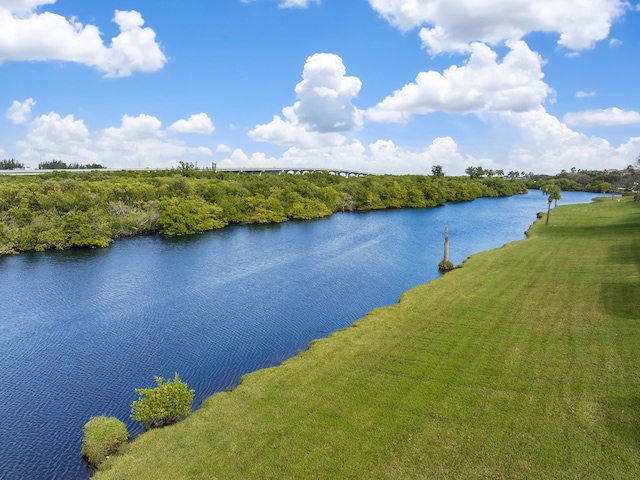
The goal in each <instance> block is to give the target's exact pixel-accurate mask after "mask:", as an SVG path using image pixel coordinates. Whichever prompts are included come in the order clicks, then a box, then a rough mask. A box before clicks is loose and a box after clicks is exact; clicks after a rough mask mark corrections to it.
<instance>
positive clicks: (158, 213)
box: [0, 169, 527, 255]
mask: <svg viewBox="0 0 640 480" xmlns="http://www.w3.org/2000/svg"><path fill="white" fill-rule="evenodd" d="M526 191H527V188H526V185H525V184H524V183H522V182H519V181H510V180H506V179H504V178H468V177H446V176H425V175H402V176H395V175H379V176H368V177H358V178H355V177H351V178H346V177H342V176H339V175H331V174H328V173H310V174H305V175H248V174H240V175H238V174H231V173H219V172H214V171H203V170H191V169H182V170H165V171H137V172H134V171H121V172H103V171H99V170H96V171H84V172H73V171H69V170H67V171H59V172H53V173H48V174H43V175H37V176H11V177H9V176H7V177H0V255H3V254H13V253H18V252H22V251H28V250H36V251H43V250H49V249H56V250H61V249H66V248H69V247H74V246H87V247H106V246H108V245H109V244H110V243H111V241H113V240H114V239H116V238H121V237H127V236H132V235H139V234H145V233H161V234H167V235H185V234H192V233H197V232H203V231H207V230H212V229H217V228H222V227H224V226H226V225H229V224H265V223H279V222H284V221H287V220H309V219H313V218H320V217H326V216H329V215H332V214H333V213H336V212H341V211H356V210H358V211H366V210H378V209H386V208H404V207H412V208H425V207H435V206H438V205H442V204H443V203H445V202H456V201H469V200H473V199H475V198H478V197H497V196H509V195H514V194H521V193H526Z"/></svg>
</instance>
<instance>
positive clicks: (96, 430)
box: [82, 416, 129, 469]
mask: <svg viewBox="0 0 640 480" xmlns="http://www.w3.org/2000/svg"><path fill="white" fill-rule="evenodd" d="M128 440H129V433H128V432H127V427H126V425H125V424H124V423H123V422H121V421H120V420H118V419H117V418H115V417H105V416H99V417H91V419H90V420H89V421H88V422H87V423H86V424H85V426H84V438H83V439H82V458H83V459H84V460H85V461H86V462H87V463H88V464H89V465H90V466H91V467H92V468H94V469H99V468H100V465H101V464H102V462H104V461H105V460H106V459H107V458H109V457H110V456H112V455H116V454H117V453H118V452H119V451H120V448H121V447H122V446H123V445H125V444H126V443H127V442H128Z"/></svg>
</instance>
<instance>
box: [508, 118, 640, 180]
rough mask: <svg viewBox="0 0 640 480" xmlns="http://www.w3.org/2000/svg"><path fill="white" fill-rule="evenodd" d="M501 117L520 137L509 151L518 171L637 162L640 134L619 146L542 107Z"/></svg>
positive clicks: (594, 166)
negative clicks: (577, 128)
mask: <svg viewBox="0 0 640 480" xmlns="http://www.w3.org/2000/svg"><path fill="white" fill-rule="evenodd" d="M501 116H502V118H504V119H505V120H506V121H507V122H509V123H510V124H511V125H512V126H513V127H515V129H516V131H515V132H514V133H516V134H517V135H518V136H519V138H517V139H514V145H513V146H512V148H511V151H510V153H509V161H510V162H511V164H512V165H514V166H515V169H516V170H526V171H530V170H533V171H535V172H537V173H550V174H553V173H557V172H559V171H561V170H562V169H567V170H568V169H570V168H571V167H572V166H576V167H579V168H583V169H588V170H603V169H607V168H622V167H623V166H625V165H628V164H629V163H633V159H634V158H635V155H637V152H638V151H639V150H640V137H634V138H630V139H629V141H628V142H627V143H625V144H621V145H619V146H617V147H616V146H614V145H612V144H611V143H610V142H609V141H607V140H605V139H603V138H600V137H596V136H587V135H584V134H581V133H578V132H575V131H573V130H571V129H570V128H569V127H568V126H567V125H565V124H564V123H562V122H560V121H559V120H558V119H557V118H556V117H554V116H553V115H550V114H549V113H547V112H546V111H545V109H544V108H542V107H540V108H538V109H535V110H531V111H528V112H521V113H511V112H509V113H503V114H501Z"/></svg>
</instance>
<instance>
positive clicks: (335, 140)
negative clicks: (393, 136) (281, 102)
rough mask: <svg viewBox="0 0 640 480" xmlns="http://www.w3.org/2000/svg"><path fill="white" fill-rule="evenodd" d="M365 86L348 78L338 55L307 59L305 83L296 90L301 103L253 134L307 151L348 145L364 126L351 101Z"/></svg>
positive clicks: (285, 110)
mask: <svg viewBox="0 0 640 480" xmlns="http://www.w3.org/2000/svg"><path fill="white" fill-rule="evenodd" d="M361 86H362V83H361V82H360V80H359V79H358V78H357V77H350V76H347V75H346V68H345V66H344V64H343V63H342V59H341V58H340V57H339V56H338V55H333V54H329V53H317V54H315V55H312V56H310V57H309V58H307V61H306V63H305V66H304V70H303V73H302V81H301V82H300V83H298V84H297V85H296V87H295V93H296V96H297V98H298V101H297V102H295V103H294V104H293V106H289V107H285V108H283V109H282V117H281V116H279V115H275V116H274V117H273V120H272V121H271V122H269V123H267V124H263V125H258V126H256V127H255V128H254V129H253V130H251V131H250V132H249V136H250V137H251V138H253V139H254V140H256V141H261V142H270V143H276V144H278V145H287V146H296V147H303V148H318V147H323V146H337V145H344V144H345V143H346V142H347V138H346V137H345V136H344V135H342V134H341V133H339V132H349V131H353V130H356V129H359V128H360V127H361V126H362V119H361V115H360V112H359V111H358V110H357V109H356V107H355V106H354V105H353V104H352V103H351V101H352V100H353V99H354V98H355V97H356V96H357V95H358V93H359V92H360V87H361Z"/></svg>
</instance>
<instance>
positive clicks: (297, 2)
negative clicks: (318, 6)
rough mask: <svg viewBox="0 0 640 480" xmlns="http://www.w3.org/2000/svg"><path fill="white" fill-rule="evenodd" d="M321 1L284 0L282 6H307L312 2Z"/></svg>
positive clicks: (280, 5)
mask: <svg viewBox="0 0 640 480" xmlns="http://www.w3.org/2000/svg"><path fill="white" fill-rule="evenodd" d="M312 2H313V3H320V0H282V1H281V2H280V3H279V4H278V6H279V7H280V8H307V7H308V6H309V4H310V3H312Z"/></svg>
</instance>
